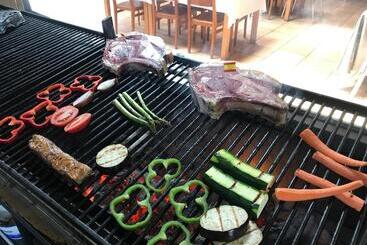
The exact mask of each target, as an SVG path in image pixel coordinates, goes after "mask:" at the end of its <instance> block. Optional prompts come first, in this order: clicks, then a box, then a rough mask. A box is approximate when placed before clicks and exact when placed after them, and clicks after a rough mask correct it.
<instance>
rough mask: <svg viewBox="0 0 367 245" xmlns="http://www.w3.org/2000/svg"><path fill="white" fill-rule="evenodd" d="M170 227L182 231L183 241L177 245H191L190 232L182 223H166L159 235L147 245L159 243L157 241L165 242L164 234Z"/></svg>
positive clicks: (165, 235)
mask: <svg viewBox="0 0 367 245" xmlns="http://www.w3.org/2000/svg"><path fill="white" fill-rule="evenodd" d="M172 226H173V227H177V228H180V229H181V230H182V231H183V234H184V235H185V238H184V240H183V241H181V242H180V243H179V244H178V245H191V244H192V243H191V242H190V237H191V234H190V231H189V230H188V229H187V228H186V227H185V226H184V225H183V224H182V223H180V222H178V221H168V222H167V223H165V224H164V225H163V226H162V228H161V229H160V231H159V233H158V234H157V235H155V236H154V237H152V238H151V239H150V240H149V241H148V243H147V245H155V244H157V243H159V241H167V240H168V237H167V234H166V232H167V230H168V229H169V228H171V227H172Z"/></svg>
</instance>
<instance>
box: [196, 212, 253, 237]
mask: <svg viewBox="0 0 367 245" xmlns="http://www.w3.org/2000/svg"><path fill="white" fill-rule="evenodd" d="M247 224H248V214H247V212H246V211H245V210H244V209H242V208H240V207H236V206H230V205H223V206H219V207H217V208H212V209H209V210H208V211H207V212H206V213H205V214H204V215H203V216H201V219H200V227H201V229H200V234H201V235H202V236H203V237H205V238H207V239H209V240H210V241H221V242H231V241H234V240H236V239H238V238H240V237H242V236H243V235H244V234H245V232H246V227H247Z"/></svg>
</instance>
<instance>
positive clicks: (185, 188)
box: [169, 180, 209, 223]
mask: <svg viewBox="0 0 367 245" xmlns="http://www.w3.org/2000/svg"><path fill="white" fill-rule="evenodd" d="M193 184H195V185H198V186H201V187H202V188H203V189H204V195H203V196H201V197H197V198H195V202H196V204H198V205H199V206H200V207H202V209H203V213H202V214H201V215H199V216H196V217H186V216H185V215H184V214H183V210H184V208H185V206H186V203H181V202H176V201H175V196H176V195H177V194H178V193H180V192H186V193H189V192H190V186H191V185H193ZM208 195H209V191H208V187H207V186H206V185H205V184H204V183H203V182H201V181H200V180H191V181H189V182H187V183H186V184H184V185H181V186H177V187H174V188H172V189H171V191H170V193H169V200H170V202H171V204H172V206H173V207H174V208H175V212H176V216H177V217H178V218H179V219H180V220H182V221H184V222H185V223H196V222H199V221H200V218H201V216H202V215H203V214H204V213H206V211H207V210H208V203H207V200H206V199H207V198H208Z"/></svg>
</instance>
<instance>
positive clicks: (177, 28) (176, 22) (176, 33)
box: [175, 20, 180, 49]
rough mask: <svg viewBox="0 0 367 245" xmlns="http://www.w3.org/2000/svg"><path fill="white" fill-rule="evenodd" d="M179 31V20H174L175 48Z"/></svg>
mask: <svg viewBox="0 0 367 245" xmlns="http://www.w3.org/2000/svg"><path fill="white" fill-rule="evenodd" d="M179 31H180V25H179V21H178V20H175V49H177V41H178V32H179Z"/></svg>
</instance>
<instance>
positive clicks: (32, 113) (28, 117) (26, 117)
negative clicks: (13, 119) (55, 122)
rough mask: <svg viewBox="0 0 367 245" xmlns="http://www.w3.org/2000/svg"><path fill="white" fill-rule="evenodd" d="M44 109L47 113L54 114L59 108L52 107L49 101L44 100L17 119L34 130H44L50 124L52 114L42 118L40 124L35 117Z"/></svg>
mask: <svg viewBox="0 0 367 245" xmlns="http://www.w3.org/2000/svg"><path fill="white" fill-rule="evenodd" d="M43 109H46V111H47V112H53V113H54V112H55V111H57V110H58V109H59V108H57V106H55V105H53V104H52V102H51V101H49V100H45V101H42V102H41V103H39V104H38V105H36V106H35V107H33V108H32V109H30V110H28V111H26V112H24V113H23V114H22V115H20V117H19V119H21V120H22V121H24V122H25V123H27V124H29V125H31V126H32V127H34V128H37V129H41V128H46V127H47V126H49V124H50V120H51V117H52V115H53V114H51V115H48V116H46V117H44V120H43V121H42V122H37V121H36V117H37V115H39V114H40V112H41V111H42V110H43Z"/></svg>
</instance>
